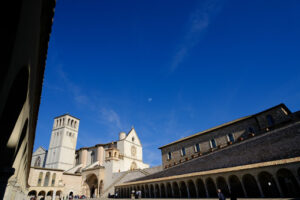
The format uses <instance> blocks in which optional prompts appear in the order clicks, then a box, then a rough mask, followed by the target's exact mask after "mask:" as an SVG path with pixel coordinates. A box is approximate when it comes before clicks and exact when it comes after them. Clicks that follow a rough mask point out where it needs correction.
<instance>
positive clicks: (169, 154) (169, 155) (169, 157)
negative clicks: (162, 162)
mask: <svg viewBox="0 0 300 200" xmlns="http://www.w3.org/2000/svg"><path fill="white" fill-rule="evenodd" d="M171 159H172V153H171V152H168V160H171Z"/></svg>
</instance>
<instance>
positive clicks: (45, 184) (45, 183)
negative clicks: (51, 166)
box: [44, 172, 50, 186]
mask: <svg viewBox="0 0 300 200" xmlns="http://www.w3.org/2000/svg"><path fill="white" fill-rule="evenodd" d="M49 179H50V172H47V173H46V176H45V182H44V186H48V185H49Z"/></svg>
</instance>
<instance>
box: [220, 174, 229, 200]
mask: <svg viewBox="0 0 300 200" xmlns="http://www.w3.org/2000/svg"><path fill="white" fill-rule="evenodd" d="M217 187H218V189H220V190H221V191H222V193H223V194H224V195H225V197H229V189H228V185H227V183H226V180H225V178H224V177H221V176H219V177H218V178H217Z"/></svg>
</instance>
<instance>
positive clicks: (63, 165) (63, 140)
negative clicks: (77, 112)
mask: <svg viewBox="0 0 300 200" xmlns="http://www.w3.org/2000/svg"><path fill="white" fill-rule="evenodd" d="M79 121H80V120H79V119H78V118H76V117H73V116H71V115H69V114H64V115H61V116H58V117H55V118H54V123H53V128H52V133H51V140H50V144H49V149H48V155H47V161H46V166H45V167H46V168H54V169H63V170H67V169H70V168H72V167H73V166H74V160H75V150H76V143H77V136H78V128H79Z"/></svg>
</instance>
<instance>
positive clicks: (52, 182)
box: [51, 173, 56, 186]
mask: <svg viewBox="0 0 300 200" xmlns="http://www.w3.org/2000/svg"><path fill="white" fill-rule="evenodd" d="M55 179H56V173H54V174H53V175H52V181H51V186H54V185H55Z"/></svg>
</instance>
